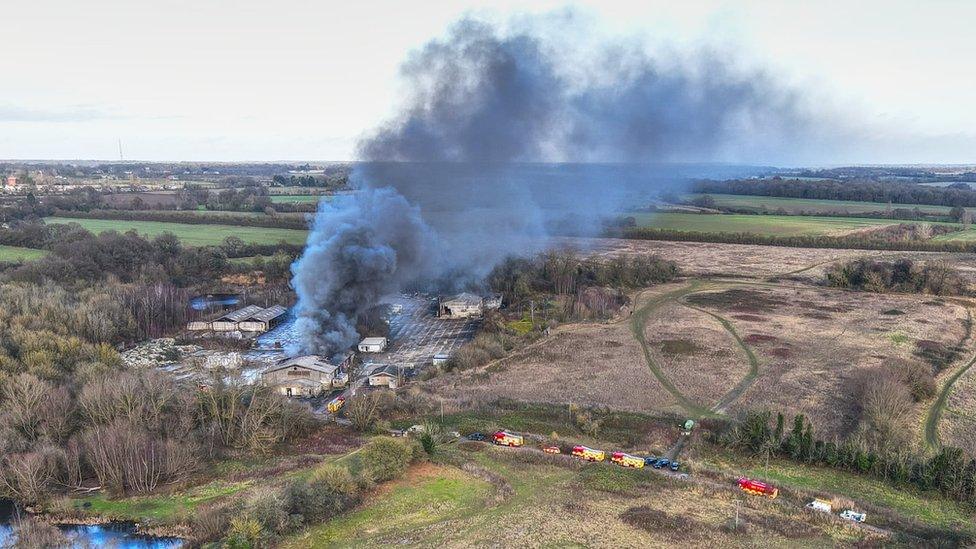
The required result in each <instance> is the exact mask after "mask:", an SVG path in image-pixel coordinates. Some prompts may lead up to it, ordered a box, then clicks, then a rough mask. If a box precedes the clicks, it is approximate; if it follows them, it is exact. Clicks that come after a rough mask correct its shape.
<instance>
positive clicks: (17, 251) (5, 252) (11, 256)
mask: <svg viewBox="0 0 976 549" xmlns="http://www.w3.org/2000/svg"><path fill="white" fill-rule="evenodd" d="M46 253H47V252H46V251H44V250H34V249H31V248H20V247H17V246H3V245H0V263H16V262H18V261H31V260H34V259H40V258H42V257H44V255H45V254H46Z"/></svg>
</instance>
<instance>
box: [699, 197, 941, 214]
mask: <svg viewBox="0 0 976 549" xmlns="http://www.w3.org/2000/svg"><path fill="white" fill-rule="evenodd" d="M700 196H704V195H703V194H688V195H685V196H684V198H685V199H687V200H691V199H694V198H696V197H700ZM708 196H710V197H712V199H713V200H714V201H715V205H716V206H718V207H725V208H736V209H740V208H741V209H749V210H755V211H757V212H759V211H763V210H764V209H765V210H767V211H778V210H780V209H782V210H784V211H785V212H786V213H789V214H797V213H800V212H804V213H820V214H826V213H832V212H845V213H848V214H862V213H863V214H883V213H885V212H886V211H887V210H888V204H886V203H881V202H856V201H850V200H825V199H816V198H782V197H775V196H751V195H738V194H708ZM915 208H918V209H919V210H920V211H921V212H922V213H924V214H932V215H948V214H949V210H950V209H951V208H949V206H932V205H922V204H892V205H891V209H906V210H913V209H915Z"/></svg>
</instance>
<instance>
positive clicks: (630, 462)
mask: <svg viewBox="0 0 976 549" xmlns="http://www.w3.org/2000/svg"><path fill="white" fill-rule="evenodd" d="M610 461H612V462H614V463H616V464H617V465H620V466H622V467H633V468H634V469H643V468H644V458H640V457H637V456H632V455H630V454H626V453H624V452H614V453H612V454H610Z"/></svg>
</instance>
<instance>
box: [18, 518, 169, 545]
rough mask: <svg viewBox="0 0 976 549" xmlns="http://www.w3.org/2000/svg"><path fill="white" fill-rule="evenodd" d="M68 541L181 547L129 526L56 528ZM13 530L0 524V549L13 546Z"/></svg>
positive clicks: (74, 543) (109, 525)
mask: <svg viewBox="0 0 976 549" xmlns="http://www.w3.org/2000/svg"><path fill="white" fill-rule="evenodd" d="M58 528H59V529H60V530H61V532H63V533H64V534H65V535H66V536H67V537H68V539H69V540H71V546H70V547H77V548H79V549H80V548H85V547H112V548H117V549H174V548H176V547H183V546H184V545H185V543H186V542H185V541H184V540H181V539H179V538H157V537H151V536H140V535H138V534H136V533H135V526H133V525H131V524H101V525H81V526H74V525H64V526H59V527H58ZM13 539H14V538H13V528H11V526H10V525H9V524H0V547H8V546H11V545H13Z"/></svg>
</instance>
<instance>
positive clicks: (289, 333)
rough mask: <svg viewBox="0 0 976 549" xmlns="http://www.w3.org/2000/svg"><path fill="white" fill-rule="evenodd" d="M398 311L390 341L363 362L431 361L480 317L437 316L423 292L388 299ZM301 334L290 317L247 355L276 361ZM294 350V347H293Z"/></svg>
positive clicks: (469, 333)
mask: <svg viewBox="0 0 976 549" xmlns="http://www.w3.org/2000/svg"><path fill="white" fill-rule="evenodd" d="M385 303H388V304H390V305H391V306H392V307H393V308H394V310H395V309H396V308H399V312H397V313H391V315H390V345H389V347H388V348H387V350H386V352H383V353H364V354H363V355H362V356H363V362H364V363H366V364H369V363H383V364H396V365H400V366H412V367H420V366H424V365H429V364H430V361H431V359H432V358H433V356H434V355H435V354H438V353H453V352H454V351H456V350H457V349H458V348H459V347H461V345H464V343H466V342H468V341H470V340H471V339H472V338H473V337H474V334H475V331H476V330H477V328H478V324H479V323H480V322H481V321H480V320H479V319H468V320H447V319H440V318H437V316H436V314H435V313H436V309H435V305H436V303H435V300H433V299H431V298H430V297H428V296H424V295H398V296H394V297H392V298H389V299H387V300H385ZM299 340H300V335H299V333H298V331H297V330H296V328H295V317H294V316H293V315H291V313H290V312H289V316H288V319H287V320H285V321H284V322H282V323H281V324H280V325H279V326H277V327H276V328H274V329H273V330H271V331H269V332H268V333H266V334H263V335H261V336H260V337H258V339H257V345H256V347H255V350H253V351H251V352H249V353H247V358H249V359H252V360H258V361H269V362H270V361H273V360H277V359H278V358H282V357H284V356H285V353H286V352H288V351H289V350H292V349H297V347H298V344H299ZM292 352H295V351H292Z"/></svg>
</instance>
